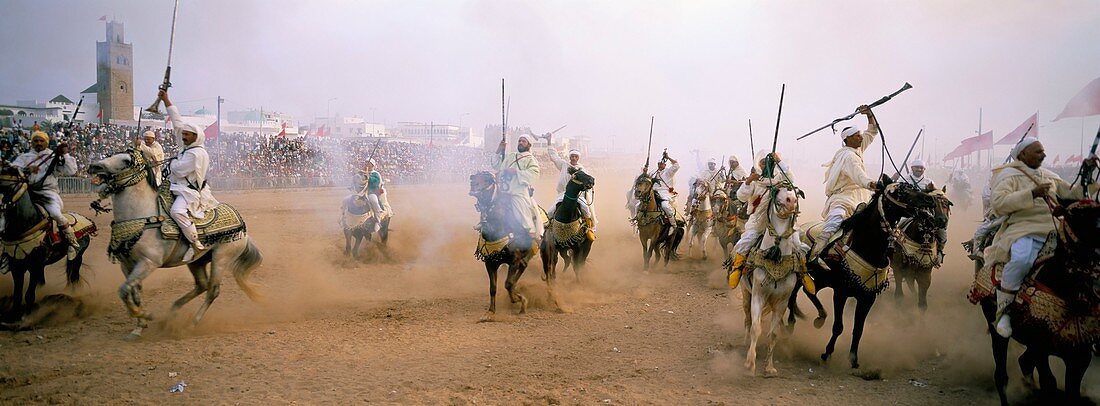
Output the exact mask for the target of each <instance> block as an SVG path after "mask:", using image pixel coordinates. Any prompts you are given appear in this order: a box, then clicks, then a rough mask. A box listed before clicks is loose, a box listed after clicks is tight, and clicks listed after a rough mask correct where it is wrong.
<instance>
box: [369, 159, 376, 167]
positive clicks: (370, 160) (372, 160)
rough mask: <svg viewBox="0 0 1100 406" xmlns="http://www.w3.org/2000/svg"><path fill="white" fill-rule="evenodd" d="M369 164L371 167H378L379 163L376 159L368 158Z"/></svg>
mask: <svg viewBox="0 0 1100 406" xmlns="http://www.w3.org/2000/svg"><path fill="white" fill-rule="evenodd" d="M367 163H368V164H370V165H371V166H378V163H377V162H375V161H374V158H367Z"/></svg>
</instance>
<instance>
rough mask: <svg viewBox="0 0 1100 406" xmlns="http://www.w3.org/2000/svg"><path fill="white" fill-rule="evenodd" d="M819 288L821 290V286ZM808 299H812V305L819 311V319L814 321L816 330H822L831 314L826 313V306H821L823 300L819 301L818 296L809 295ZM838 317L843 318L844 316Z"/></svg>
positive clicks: (807, 295)
mask: <svg viewBox="0 0 1100 406" xmlns="http://www.w3.org/2000/svg"><path fill="white" fill-rule="evenodd" d="M817 288H818V289H821V285H817ZM819 291H820V290H819ZM806 297H807V298H808V299H810V303H812V304H813V305H814V308H815V309H817V318H815V319H814V328H821V326H824V325H825V319H826V318H828V317H829V313H827V312H826V311H825V305H823V304H821V299H818V298H817V295H811V294H808V293H807V294H806ZM795 300H797V299H795ZM834 310H835V309H834ZM837 317H843V315H840V316H837Z"/></svg>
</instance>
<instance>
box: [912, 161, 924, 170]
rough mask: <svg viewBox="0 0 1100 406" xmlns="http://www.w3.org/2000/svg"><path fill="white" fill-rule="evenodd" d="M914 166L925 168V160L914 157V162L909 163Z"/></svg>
mask: <svg viewBox="0 0 1100 406" xmlns="http://www.w3.org/2000/svg"><path fill="white" fill-rule="evenodd" d="M914 166H919V167H921V168H923V167H924V161H922V160H920V159H914V160H913V162H910V163H909V167H910V168H912V167H914Z"/></svg>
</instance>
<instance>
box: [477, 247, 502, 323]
mask: <svg viewBox="0 0 1100 406" xmlns="http://www.w3.org/2000/svg"><path fill="white" fill-rule="evenodd" d="M497 268H500V262H497V261H485V272H486V273H488V274H489V310H488V311H486V312H485V315H484V316H481V320H479V321H482V322H486V321H493V315H495V314H496V312H497Z"/></svg>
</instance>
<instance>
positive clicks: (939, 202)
mask: <svg viewBox="0 0 1100 406" xmlns="http://www.w3.org/2000/svg"><path fill="white" fill-rule="evenodd" d="M928 194H929V195H930V196H932V199H933V200H934V201H935V202H936V205H935V206H934V207H933V208H932V215H933V217H934V218H935V220H936V227H940V228H946V227H947V220H949V219H950V218H951V206H954V205H955V204H954V203H951V199H948V198H947V188H946V187H944V188H943V189H942V190H941V189H932V191H931V192H928Z"/></svg>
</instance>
